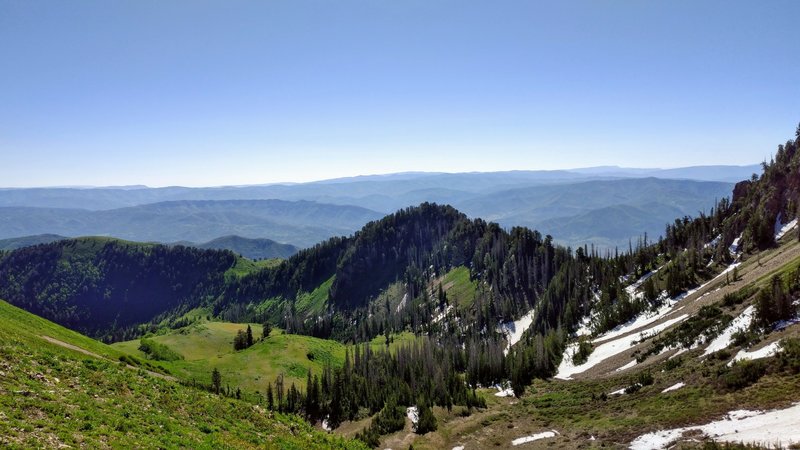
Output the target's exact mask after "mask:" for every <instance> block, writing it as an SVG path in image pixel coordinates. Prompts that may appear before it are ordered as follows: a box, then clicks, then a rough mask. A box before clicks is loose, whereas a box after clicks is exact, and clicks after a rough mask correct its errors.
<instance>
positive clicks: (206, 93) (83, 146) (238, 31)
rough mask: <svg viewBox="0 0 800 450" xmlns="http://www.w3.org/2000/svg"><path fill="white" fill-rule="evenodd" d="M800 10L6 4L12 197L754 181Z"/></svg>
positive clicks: (2, 70)
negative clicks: (412, 184) (453, 175)
mask: <svg viewBox="0 0 800 450" xmlns="http://www.w3.org/2000/svg"><path fill="white" fill-rule="evenodd" d="M798 20H800V1H796V0H785V1H769V0H768V1H758V2H756V1H731V0H726V1H697V0H683V1H682V0H676V1H673V0H670V1H641V0H636V1H633V0H631V1H598V0H591V1H580V2H577V1H576V2H562V1H551V2H537V1H520V2H513V1H485V2H483V1H482V2H475V1H465V0H455V1H439V0H421V1H383V0H368V1H329V0H325V1H304V0H287V1H266V0H265V1H230V0H225V1H222V0H220V1H213V2H212V1H198V0H191V1H190V0H185V1H163V0H149V1H148V0H137V1H107V0H98V1H61V0H55V1H27V0H0V186H42V185H87V184H92V185H121V184H148V185H152V186H163V185H176V184H177V185H189V186H198V185H221V184H252V183H266V182H275V181H305V180H314V179H321V178H331V177H338V176H349V175H357V174H372V173H388V172H399V171H409V170H425V171H448V172H458V171H493V170H505V169H557V168H570V167H585V166H594V165H622V166H628V167H676V166H686V165H698V164H752V163H757V162H760V161H761V160H763V159H764V158H765V157H769V155H770V154H771V153H772V152H774V150H775V148H776V147H777V145H778V144H779V143H781V142H785V141H786V139H788V138H789V137H793V135H794V131H795V127H796V126H797V123H798V122H800V34H798V25H797V24H798V23H799V22H798Z"/></svg>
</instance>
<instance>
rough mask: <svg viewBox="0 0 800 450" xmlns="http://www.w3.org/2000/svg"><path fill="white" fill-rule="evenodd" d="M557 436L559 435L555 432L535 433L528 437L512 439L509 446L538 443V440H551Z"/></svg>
mask: <svg viewBox="0 0 800 450" xmlns="http://www.w3.org/2000/svg"><path fill="white" fill-rule="evenodd" d="M557 434H559V433H558V431H556V430H550V431H544V432H542V433H536V434H532V435H530V436H525V437H521V438H517V439H514V440H513V441H511V445H522V444H527V443H528V442H533V441H538V440H540V439H547V438H553V437H556V435H557Z"/></svg>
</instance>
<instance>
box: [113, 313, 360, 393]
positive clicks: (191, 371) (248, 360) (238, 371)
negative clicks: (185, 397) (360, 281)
mask: <svg viewBox="0 0 800 450" xmlns="http://www.w3.org/2000/svg"><path fill="white" fill-rule="evenodd" d="M250 326H251V328H252V330H253V335H254V336H255V337H256V339H258V337H259V336H260V334H261V326H260V325H257V324H250ZM246 328H247V324H237V323H229V322H205V323H198V324H194V325H191V326H189V327H185V328H182V329H179V330H175V331H173V332H170V333H167V334H164V335H161V336H153V337H152V339H153V340H154V341H156V342H159V343H161V344H164V345H166V346H167V347H169V348H170V349H171V350H173V351H175V352H177V353H179V354H181V355H182V356H183V357H184V358H185V359H184V360H181V361H172V362H163V363H161V364H162V365H163V366H164V367H167V368H168V369H169V370H170V372H171V373H173V374H175V375H176V376H178V377H179V378H182V379H185V380H187V381H191V380H206V379H207V378H208V377H209V373H210V372H211V370H213V369H214V368H216V369H218V370H219V371H220V373H221V374H222V379H223V384H229V385H230V386H231V387H234V386H235V387H240V388H241V389H243V390H245V391H246V392H255V391H258V392H264V390H265V389H266V385H267V383H270V382H274V381H275V378H277V376H278V375H280V374H283V375H284V377H285V379H286V385H287V387H288V386H289V385H290V384H291V383H292V382H294V383H295V384H297V386H298V387H301V388H303V389H305V381H306V374H307V373H308V370H311V371H312V373H316V374H319V373H321V372H322V369H323V368H324V367H325V364H330V365H331V366H339V365H341V364H342V363H343V361H344V354H345V346H344V345H342V344H340V343H338V342H336V341H330V340H324V339H317V338H314V337H310V336H301V335H293V334H282V332H281V331H280V330H273V331H272V334H271V335H270V336H269V337H268V338H266V339H264V340H261V341H258V342H256V343H255V344H254V345H253V346H252V347H250V348H248V349H245V350H240V351H234V350H233V338H234V336H235V335H236V332H237V331H239V330H243V329H246ZM112 347H113V348H115V349H117V350H119V351H122V352H125V353H128V354H131V355H134V356H137V357H139V358H144V357H145V355H144V354H143V353H142V352H140V351H139V350H138V348H139V341H138V340H134V341H127V342H119V343H116V344H113V345H112Z"/></svg>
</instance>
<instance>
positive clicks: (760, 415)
mask: <svg viewBox="0 0 800 450" xmlns="http://www.w3.org/2000/svg"><path fill="white" fill-rule="evenodd" d="M798 423H800V403H796V404H794V405H792V406H791V407H789V408H787V409H782V410H773V411H742V410H740V411H731V412H730V413H728V415H727V417H725V418H724V419H722V420H718V421H716V422H711V423H708V424H706V425H697V426H693V427H684V428H675V429H673V430H661V431H656V432H654V433H648V434H645V435H642V436H639V437H638V438H636V439H635V440H634V441H633V442H631V445H630V448H631V449H633V450H640V449H641V450H644V449H663V448H666V447H667V446H668V445H669V444H671V443H672V442H675V441H676V440H678V439H680V438H681V437H682V436H683V433H685V432H687V431H694V430H699V431H701V432H703V433H704V434H705V435H706V436H708V437H709V438H711V439H714V440H715V441H723V442H744V443H757V444H759V445H765V446H768V447H772V446H776V445H781V446H783V445H789V444H791V443H797V442H800V427H798V426H797V424H798Z"/></svg>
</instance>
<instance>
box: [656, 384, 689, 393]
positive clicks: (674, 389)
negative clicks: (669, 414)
mask: <svg viewBox="0 0 800 450" xmlns="http://www.w3.org/2000/svg"><path fill="white" fill-rule="evenodd" d="M684 386H686V383H684V382H682V381H681V382H680V383H677V384H674V385H672V386H670V387H668V388H666V389H664V390H663V391H661V393H662V394H665V393H667V392H670V391H677V390H678V389H680V388H682V387H684Z"/></svg>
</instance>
